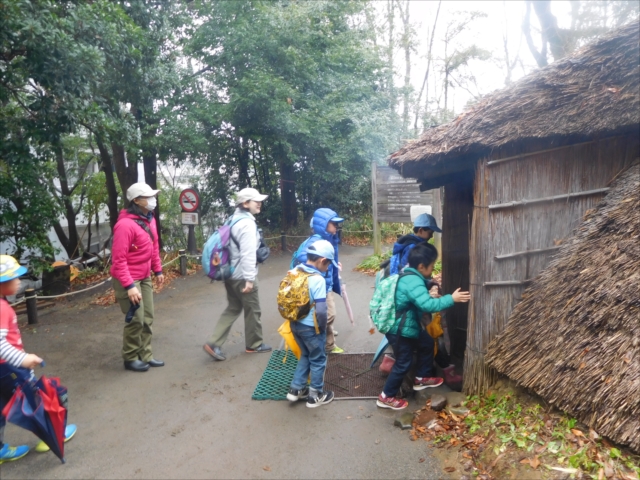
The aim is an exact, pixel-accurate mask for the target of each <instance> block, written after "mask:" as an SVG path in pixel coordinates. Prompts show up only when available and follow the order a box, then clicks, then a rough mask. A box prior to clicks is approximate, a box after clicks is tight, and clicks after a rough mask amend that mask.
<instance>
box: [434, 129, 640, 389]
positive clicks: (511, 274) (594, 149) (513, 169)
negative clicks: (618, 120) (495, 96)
mask: <svg viewBox="0 0 640 480" xmlns="http://www.w3.org/2000/svg"><path fill="white" fill-rule="evenodd" d="M518 148H519V149H522V148H523V147H522V146H521V145H520V146H516V147H511V148H505V149H501V150H500V151H495V152H493V154H492V155H491V156H490V157H489V158H485V159H482V160H480V161H479V162H478V167H477V171H476V177H475V185H474V209H473V223H472V227H471V243H470V288H471V295H472V300H471V303H470V306H469V316H468V326H467V328H468V332H467V349H466V352H465V368H464V372H465V375H464V391H465V392H466V393H468V394H472V393H474V394H475V393H484V391H486V389H487V387H488V386H490V385H491V383H493V381H494V380H495V372H494V371H493V370H492V369H489V368H488V367H486V366H485V364H484V354H485V352H486V346H487V344H488V343H489V342H490V341H491V340H492V339H493V338H494V337H495V336H496V335H497V334H498V333H500V332H502V330H503V329H504V327H505V325H506V322H507V319H508V318H509V315H510V313H511V311H512V309H513V307H514V306H515V304H516V303H517V302H518V301H519V300H520V297H521V294H522V292H523V290H524V288H525V286H526V283H522V284H519V285H500V286H497V285H494V286H491V285H487V283H488V282H497V281H503V282H505V281H511V282H514V281H515V282H524V281H525V280H528V279H532V278H534V277H535V276H536V275H537V274H538V273H539V272H540V271H541V270H542V269H544V268H545V267H546V266H547V265H548V263H549V261H550V259H551V257H552V255H553V253H554V252H544V253H531V254H526V255H521V256H517V257H513V258H507V259H503V260H498V259H496V258H495V257H496V256H497V255H505V254H513V253H515V252H523V251H529V250H537V249H545V248H549V247H553V246H556V245H558V244H559V243H560V242H562V241H564V240H566V239H567V238H568V237H569V236H570V235H571V232H572V230H573V229H574V228H575V227H576V226H577V225H578V224H579V223H580V221H581V220H582V218H583V216H584V214H585V212H586V211H587V210H589V209H591V208H593V207H595V206H596V205H597V204H598V202H599V201H600V200H601V199H602V198H603V196H604V195H605V193H598V194H590V195H587V196H580V197H575V198H570V199H564V200H556V201H553V202H551V201H549V202H544V203H536V204H533V205H526V206H516V207H513V208H504V209H497V210H490V209H489V208H488V207H489V206H490V205H496V204H503V203H508V202H513V201H522V200H534V199H540V198H544V197H549V196H554V195H563V194H567V193H578V192H585V191H590V190H596V189H600V188H604V187H607V186H608V185H609V183H610V182H611V180H612V179H613V178H614V177H615V176H616V175H617V174H618V173H620V172H621V171H623V170H624V169H625V167H626V166H628V165H630V164H631V163H632V162H633V160H634V159H636V158H638V156H640V148H639V139H638V136H637V135H629V136H624V137H615V138H609V139H602V140H598V141H596V142H592V143H587V144H578V145H574V146H567V147H562V148H560V149H555V150H552V151H547V152H540V151H541V150H545V149H549V148H551V147H550V146H549V145H548V144H547V145H538V146H537V147H534V148H532V147H529V149H528V152H532V151H534V152H535V151H537V152H540V153H535V154H533V155H529V156H525V157H523V158H517V159H514V160H510V161H505V162H501V163H497V164H494V165H490V164H489V162H491V161H494V160H497V159H501V158H508V157H511V156H513V155H518V154H520V153H523V152H522V150H520V151H518ZM446 209H447V206H446V203H445V211H446Z"/></svg>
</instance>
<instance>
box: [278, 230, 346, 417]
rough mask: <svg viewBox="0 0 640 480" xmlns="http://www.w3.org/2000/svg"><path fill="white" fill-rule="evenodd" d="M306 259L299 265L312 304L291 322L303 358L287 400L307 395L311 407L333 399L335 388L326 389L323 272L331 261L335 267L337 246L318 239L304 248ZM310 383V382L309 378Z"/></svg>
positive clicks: (325, 292) (299, 363)
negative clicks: (308, 383) (304, 313)
mask: <svg viewBox="0 0 640 480" xmlns="http://www.w3.org/2000/svg"><path fill="white" fill-rule="evenodd" d="M305 253H306V262H305V263H301V264H300V265H298V266H297V267H295V268H297V269H300V270H302V271H303V272H305V273H307V274H309V276H308V277H307V285H308V288H309V301H310V305H311V308H310V310H309V313H308V314H307V315H306V316H305V317H304V318H302V319H300V320H298V321H296V322H291V332H292V333H293V336H294V337H295V339H296V342H297V343H298V346H299V347H300V352H301V355H300V359H299V360H298V366H297V367H296V371H295V373H294V375H293V381H292V382H291V388H290V389H289V393H288V394H287V400H289V401H290V402H296V401H298V400H304V399H305V398H306V399H307V407H308V408H316V407H319V406H321V405H324V404H327V403H329V402H331V401H332V400H333V392H331V391H328V390H327V391H325V390H324V371H325V369H326V368H327V352H326V351H325V343H326V340H327V338H326V337H327V284H326V282H325V278H324V276H323V274H325V273H326V272H327V270H328V269H329V266H330V265H332V266H334V267H335V268H336V269H337V268H338V264H337V263H336V261H335V250H334V248H333V245H331V243H329V242H328V241H327V240H318V241H317V242H314V243H312V244H311V245H308V246H307V247H306V248H305ZM308 378H311V385H310V386H307V379H308Z"/></svg>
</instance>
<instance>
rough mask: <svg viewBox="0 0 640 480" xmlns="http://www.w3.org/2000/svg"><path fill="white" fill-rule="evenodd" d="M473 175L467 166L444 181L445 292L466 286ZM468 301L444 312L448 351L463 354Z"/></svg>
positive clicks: (443, 270) (459, 356) (443, 252)
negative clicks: (453, 181) (449, 348)
mask: <svg viewBox="0 0 640 480" xmlns="http://www.w3.org/2000/svg"><path fill="white" fill-rule="evenodd" d="M473 177H474V171H473V170H469V171H467V172H464V173H462V174H460V175H459V178H458V180H457V181H456V183H454V184H449V185H445V187H444V202H443V207H444V208H443V213H442V286H443V290H444V292H446V293H451V292H453V291H454V290H455V289H456V288H462V289H463V290H468V288H469V233H470V232H469V231H470V228H471V219H472V216H473ZM468 309H469V305H468V304H466V303H456V304H455V306H454V307H453V308H451V309H449V310H447V312H446V316H445V318H446V321H447V329H448V332H449V338H450V339H451V353H452V354H453V355H454V356H456V357H458V358H464V349H465V345H466V343H467V315H468Z"/></svg>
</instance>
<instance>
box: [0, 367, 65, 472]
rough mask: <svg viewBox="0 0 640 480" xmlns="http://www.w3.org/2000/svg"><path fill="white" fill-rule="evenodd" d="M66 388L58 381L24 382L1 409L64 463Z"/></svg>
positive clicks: (45, 378) (10, 419)
mask: <svg viewBox="0 0 640 480" xmlns="http://www.w3.org/2000/svg"><path fill="white" fill-rule="evenodd" d="M66 394H67V389H66V388H65V387H64V386H62V384H60V379H58V378H47V377H45V376H44V375H43V376H42V377H40V380H38V381H37V382H36V383H35V384H34V383H32V382H31V381H26V382H24V383H22V384H21V385H18V386H17V387H16V390H15V392H14V394H13V397H12V398H11V400H10V401H9V403H7V405H6V406H5V407H4V409H3V410H2V414H3V415H4V416H5V417H6V418H7V420H8V421H9V422H11V423H13V424H15V425H18V426H19V427H22V428H24V429H26V430H29V431H30V432H33V433H34V434H35V435H36V436H37V437H38V438H40V440H42V441H43V442H44V443H46V444H47V445H48V446H49V448H50V449H51V451H52V452H53V453H55V455H56V456H57V457H58V458H59V459H60V460H61V461H62V463H65V460H64V431H65V428H66V426H67V409H66V407H65V405H63V404H64V403H65V400H64V399H65V398H66Z"/></svg>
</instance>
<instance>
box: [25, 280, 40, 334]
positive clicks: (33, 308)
mask: <svg viewBox="0 0 640 480" xmlns="http://www.w3.org/2000/svg"><path fill="white" fill-rule="evenodd" d="M24 296H25V298H26V299H27V302H26V303H27V321H28V322H29V325H35V324H36V323H38V304H37V302H38V299H37V298H36V291H35V290H34V289H33V288H27V289H26V290H25V292H24Z"/></svg>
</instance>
